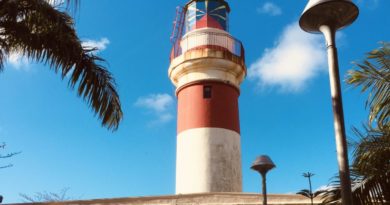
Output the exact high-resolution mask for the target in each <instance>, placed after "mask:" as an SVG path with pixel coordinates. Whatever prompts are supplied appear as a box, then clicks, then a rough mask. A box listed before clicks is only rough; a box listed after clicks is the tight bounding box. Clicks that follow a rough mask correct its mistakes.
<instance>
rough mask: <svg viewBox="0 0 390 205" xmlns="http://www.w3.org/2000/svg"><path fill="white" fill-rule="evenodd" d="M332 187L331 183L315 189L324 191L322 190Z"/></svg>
mask: <svg viewBox="0 0 390 205" xmlns="http://www.w3.org/2000/svg"><path fill="white" fill-rule="evenodd" d="M329 188H331V186H329V185H322V186H320V187H318V188H317V189H316V190H315V191H322V190H326V189H329Z"/></svg>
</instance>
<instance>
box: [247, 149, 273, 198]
mask: <svg viewBox="0 0 390 205" xmlns="http://www.w3.org/2000/svg"><path fill="white" fill-rule="evenodd" d="M275 167H276V166H275V164H274V163H273V162H272V160H271V158H270V157H269V156H267V155H262V156H260V157H258V158H257V159H256V160H255V162H253V165H252V167H251V169H253V170H255V171H257V172H259V173H260V175H261V177H262V179H263V180H262V182H263V183H262V185H263V205H267V177H266V176H267V172H268V171H270V170H271V169H273V168H275Z"/></svg>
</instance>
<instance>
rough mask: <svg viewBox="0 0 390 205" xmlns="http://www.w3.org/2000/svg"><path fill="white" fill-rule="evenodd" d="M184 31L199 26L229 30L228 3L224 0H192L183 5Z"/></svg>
mask: <svg viewBox="0 0 390 205" xmlns="http://www.w3.org/2000/svg"><path fill="white" fill-rule="evenodd" d="M185 11H186V15H185V32H186V33H187V32H190V31H192V30H195V29H201V28H216V29H220V30H224V31H228V30H229V12H230V7H229V4H228V3H227V2H226V1H224V0H192V1H190V2H189V3H187V5H186V6H185Z"/></svg>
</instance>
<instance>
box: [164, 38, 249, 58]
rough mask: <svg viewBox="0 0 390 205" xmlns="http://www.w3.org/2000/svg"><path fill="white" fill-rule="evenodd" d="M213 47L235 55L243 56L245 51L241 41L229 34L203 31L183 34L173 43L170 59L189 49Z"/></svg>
mask: <svg viewBox="0 0 390 205" xmlns="http://www.w3.org/2000/svg"><path fill="white" fill-rule="evenodd" d="M202 48H213V49H216V50H225V51H229V52H230V53H232V54H233V55H235V56H238V57H241V58H244V56H245V51H244V47H243V45H242V43H241V41H239V40H237V39H235V38H233V37H232V36H230V35H229V34H225V33H215V32H203V33H193V34H187V35H185V36H184V37H183V38H182V39H181V40H178V41H177V42H176V43H174V45H173V48H172V52H171V56H170V60H171V61H172V60H173V59H175V58H176V57H178V56H180V55H182V54H184V53H186V52H187V51H190V50H196V49H202Z"/></svg>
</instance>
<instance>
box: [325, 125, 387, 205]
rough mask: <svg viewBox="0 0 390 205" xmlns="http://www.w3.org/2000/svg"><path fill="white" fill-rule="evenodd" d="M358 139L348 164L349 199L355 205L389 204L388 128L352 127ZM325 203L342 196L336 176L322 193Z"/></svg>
mask: <svg viewBox="0 0 390 205" xmlns="http://www.w3.org/2000/svg"><path fill="white" fill-rule="evenodd" d="M354 133H355V135H356V136H357V138H358V142H355V143H354V155H353V159H354V160H353V163H352V167H351V181H352V195H353V196H352V198H353V202H354V205H367V204H380V205H382V204H388V203H390V137H389V136H390V131H389V129H385V130H383V129H381V128H376V129H374V128H372V127H369V126H366V127H365V131H364V132H361V131H359V130H358V129H356V128H354ZM322 197H323V199H324V204H333V203H338V202H339V201H340V198H341V192H340V181H339V178H338V177H335V178H334V180H333V181H332V182H331V184H330V187H329V188H328V189H326V191H325V193H324V194H322Z"/></svg>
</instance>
